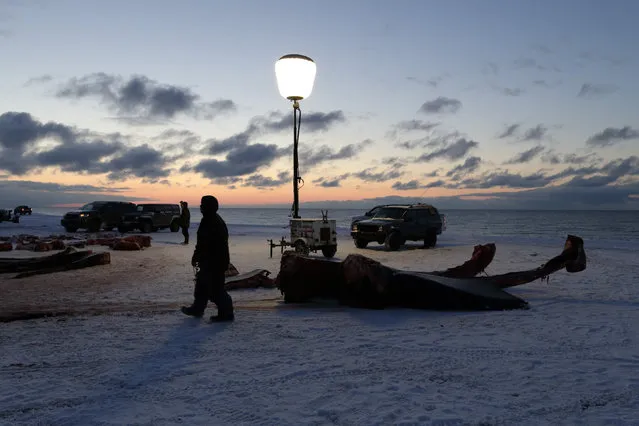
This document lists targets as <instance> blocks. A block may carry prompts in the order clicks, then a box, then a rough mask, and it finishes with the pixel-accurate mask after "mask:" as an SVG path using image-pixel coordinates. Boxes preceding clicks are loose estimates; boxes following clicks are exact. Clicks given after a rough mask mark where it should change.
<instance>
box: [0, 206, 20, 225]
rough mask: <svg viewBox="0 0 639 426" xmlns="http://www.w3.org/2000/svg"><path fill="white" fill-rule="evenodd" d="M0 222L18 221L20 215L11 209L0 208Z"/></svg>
mask: <svg viewBox="0 0 639 426" xmlns="http://www.w3.org/2000/svg"><path fill="white" fill-rule="evenodd" d="M0 222H13V223H20V216H18V215H16V214H14V213H13V211H12V210H11V209H0Z"/></svg>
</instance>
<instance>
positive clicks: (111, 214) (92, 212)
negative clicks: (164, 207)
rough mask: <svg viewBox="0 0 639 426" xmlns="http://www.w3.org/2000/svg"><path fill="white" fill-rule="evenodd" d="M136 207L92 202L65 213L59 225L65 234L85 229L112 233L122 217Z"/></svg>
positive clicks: (122, 202) (124, 202)
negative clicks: (62, 227)
mask: <svg viewBox="0 0 639 426" xmlns="http://www.w3.org/2000/svg"><path fill="white" fill-rule="evenodd" d="M136 209H137V206H136V205H135V204H133V203H129V202H126V201H94V202H92V203H89V204H85V205H83V206H82V207H80V209H78V210H74V211H70V212H68V213H66V214H65V215H64V216H63V217H62V220H61V221H60V224H61V225H62V226H64V229H65V230H66V231H67V232H76V231H77V230H78V229H86V230H87V231H89V232H97V231H99V230H101V229H104V230H105V231H112V230H113V229H114V228H118V227H119V226H120V224H121V223H122V216H123V215H125V214H127V213H132V212H135V211H136Z"/></svg>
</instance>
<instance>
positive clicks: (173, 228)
mask: <svg viewBox="0 0 639 426" xmlns="http://www.w3.org/2000/svg"><path fill="white" fill-rule="evenodd" d="M169 229H170V230H171V232H177V231H179V230H180V224H179V223H178V221H177V220H174V221H173V222H171V226H169Z"/></svg>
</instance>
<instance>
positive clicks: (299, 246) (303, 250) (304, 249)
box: [293, 240, 310, 256]
mask: <svg viewBox="0 0 639 426" xmlns="http://www.w3.org/2000/svg"><path fill="white" fill-rule="evenodd" d="M293 247H294V248H295V252H296V253H299V254H303V255H304V256H306V255H308V254H309V253H310V249H309V248H308V246H307V245H306V243H305V242H304V241H301V240H300V241H295V244H294V245H293Z"/></svg>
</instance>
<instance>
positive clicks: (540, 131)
mask: <svg viewBox="0 0 639 426" xmlns="http://www.w3.org/2000/svg"><path fill="white" fill-rule="evenodd" d="M547 135H548V128H547V127H546V126H544V125H543V124H538V125H536V126H535V127H531V128H530V129H528V130H526V131H525V132H524V135H523V136H522V138H521V140H522V141H524V142H528V141H540V140H543V139H545V138H546V137H547Z"/></svg>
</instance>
